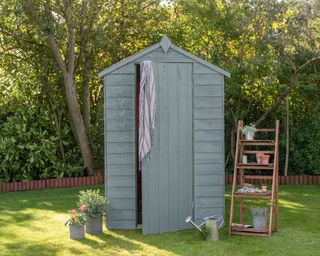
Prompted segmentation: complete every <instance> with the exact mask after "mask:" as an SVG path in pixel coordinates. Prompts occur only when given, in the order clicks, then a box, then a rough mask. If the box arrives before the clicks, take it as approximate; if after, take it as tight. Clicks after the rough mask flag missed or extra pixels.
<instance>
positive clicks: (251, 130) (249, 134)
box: [240, 124, 257, 140]
mask: <svg viewBox="0 0 320 256" xmlns="http://www.w3.org/2000/svg"><path fill="white" fill-rule="evenodd" d="M240 129H241V131H242V132H243V134H244V135H245V137H246V140H254V134H255V132H256V131H257V128H256V126H255V125H254V124H250V125H246V126H244V127H241V128H240Z"/></svg>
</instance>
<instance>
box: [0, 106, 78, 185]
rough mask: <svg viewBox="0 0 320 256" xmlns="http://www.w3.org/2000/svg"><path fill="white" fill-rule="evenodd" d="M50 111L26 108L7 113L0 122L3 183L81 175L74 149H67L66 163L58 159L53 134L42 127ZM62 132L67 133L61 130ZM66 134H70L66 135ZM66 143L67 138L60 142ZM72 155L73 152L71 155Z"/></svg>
mask: <svg viewBox="0 0 320 256" xmlns="http://www.w3.org/2000/svg"><path fill="white" fill-rule="evenodd" d="M50 122H51V116H50V113H49V112H47V111H42V112H40V113H37V110H36V109H30V110H29V111H28V112H25V113H19V114H18V113H17V114H15V115H11V116H8V117H7V118H6V119H5V120H4V122H3V123H1V124H0V159H1V165H0V178H1V179H2V180H3V181H5V182H13V181H21V180H35V179H48V178H57V177H63V176H69V177H70V176H78V175H82V174H83V168H82V167H81V166H80V165H79V164H78V163H77V162H75V160H76V161H78V159H79V156H78V152H72V150H71V151H68V152H67V154H66V161H67V162H66V163H64V162H63V161H61V160H60V159H59V158H60V157H59V154H60V152H59V148H58V147H57V140H58V139H57V137H56V136H55V135H54V133H52V131H50V130H48V129H46V128H47V127H48V126H49V123H50ZM64 131H65V133H66V134H65V135H67V134H68V133H69V132H68V130H64ZM69 136H70V135H69ZM63 143H64V144H65V145H66V146H67V145H68V143H69V142H68V141H67V140H66V141H63ZM75 155H77V156H76V157H75Z"/></svg>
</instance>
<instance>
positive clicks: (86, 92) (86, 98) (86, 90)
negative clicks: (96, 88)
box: [82, 77, 90, 131]
mask: <svg viewBox="0 0 320 256" xmlns="http://www.w3.org/2000/svg"><path fill="white" fill-rule="evenodd" d="M82 89H83V96H82V97H83V98H82V115H83V121H84V125H85V127H86V129H87V131H89V127H90V84H89V79H88V78H87V77H86V78H85V79H84V81H83V83H82Z"/></svg>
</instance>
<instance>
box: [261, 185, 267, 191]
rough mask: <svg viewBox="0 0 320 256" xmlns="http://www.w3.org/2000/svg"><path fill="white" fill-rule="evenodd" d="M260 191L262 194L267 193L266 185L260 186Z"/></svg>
mask: <svg viewBox="0 0 320 256" xmlns="http://www.w3.org/2000/svg"><path fill="white" fill-rule="evenodd" d="M261 191H262V192H267V185H266V184H262V185H261Z"/></svg>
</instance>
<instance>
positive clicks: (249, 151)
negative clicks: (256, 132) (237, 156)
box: [243, 150, 274, 155]
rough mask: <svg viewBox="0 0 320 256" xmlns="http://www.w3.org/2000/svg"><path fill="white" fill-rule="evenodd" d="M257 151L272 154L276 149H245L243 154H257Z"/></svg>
mask: <svg viewBox="0 0 320 256" xmlns="http://www.w3.org/2000/svg"><path fill="white" fill-rule="evenodd" d="M257 153H262V154H266V155H271V154H274V150H243V154H251V155H255V154H257Z"/></svg>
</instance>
